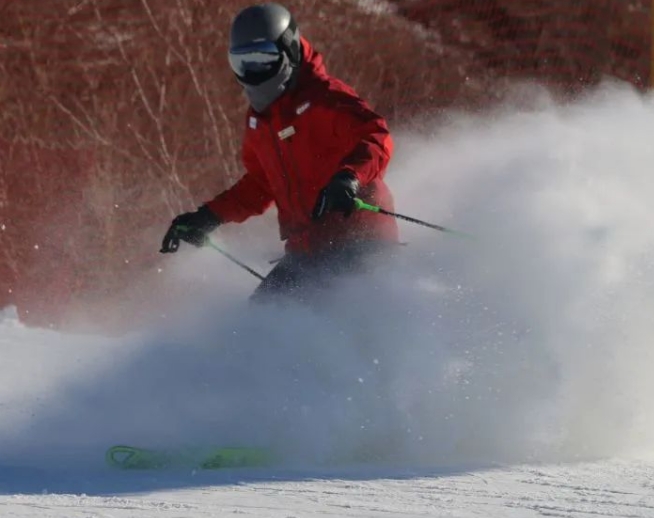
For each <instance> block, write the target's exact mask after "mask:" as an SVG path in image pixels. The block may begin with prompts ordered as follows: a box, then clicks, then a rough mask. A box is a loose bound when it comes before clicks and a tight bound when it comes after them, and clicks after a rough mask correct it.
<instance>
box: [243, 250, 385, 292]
mask: <svg viewBox="0 0 654 518" xmlns="http://www.w3.org/2000/svg"><path fill="white" fill-rule="evenodd" d="M396 249H397V244H396V243H391V242H370V241H366V242H357V243H352V244H348V245H344V246H342V247H338V248H331V249H328V250H326V251H324V252H321V253H320V254H316V255H309V254H286V255H285V256H284V257H283V258H282V259H281V260H280V261H279V262H278V263H277V265H276V266H275V267H274V268H273V269H272V270H271V271H270V273H269V274H268V275H267V276H266V278H265V279H264V280H263V281H261V284H259V286H258V287H257V289H256V290H255V291H254V293H253V294H252V296H251V298H250V300H251V301H253V302H267V301H270V300H274V299H277V298H279V296H282V297H286V298H290V299H293V300H296V301H300V302H308V301H310V300H311V299H312V298H313V297H315V296H316V295H319V294H320V292H321V291H323V290H325V289H328V288H329V287H330V285H331V283H332V281H333V280H334V279H336V278H340V277H343V276H345V275H350V274H356V273H362V272H364V271H365V270H366V266H367V265H368V264H369V261H371V260H376V259H384V258H387V257H389V256H391V255H392V253H393V251H394V250H396Z"/></svg>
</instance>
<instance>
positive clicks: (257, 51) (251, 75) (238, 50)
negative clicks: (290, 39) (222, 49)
mask: <svg viewBox="0 0 654 518" xmlns="http://www.w3.org/2000/svg"><path fill="white" fill-rule="evenodd" d="M281 63H282V54H281V52H280V51H279V48H278V47H277V45H276V44H275V43H273V42H271V41H262V42H259V43H252V44H250V45H243V46H241V47H235V48H231V49H229V64H230V66H231V67H232V70H233V71H234V73H235V74H236V75H237V76H238V77H239V78H240V79H242V80H244V81H245V82H249V81H248V80H251V81H254V82H263V81H265V80H267V79H270V78H271V77H273V76H274V75H275V74H277V72H278V70H279V67H280V65H281Z"/></svg>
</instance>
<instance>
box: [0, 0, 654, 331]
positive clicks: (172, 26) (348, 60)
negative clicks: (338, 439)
mask: <svg viewBox="0 0 654 518" xmlns="http://www.w3.org/2000/svg"><path fill="white" fill-rule="evenodd" d="M249 3H250V2H247V1H242V0H222V1H219V0H175V1H173V0H130V1H127V0H103V1H102V2H99V1H96V0H85V1H80V0H48V1H47V2H44V1H43V0H4V1H2V0H0V245H1V251H0V306H4V305H6V304H10V303H11V304H16V305H17V306H18V307H19V310H20V313H21V315H22V316H23V318H24V319H25V320H26V321H28V322H31V323H34V324H39V325H44V324H50V323H52V324H60V323H65V322H66V321H67V318H68V315H70V314H71V312H72V311H73V310H74V309H76V308H79V307H82V306H86V307H91V306H92V305H93V304H95V303H98V302H100V301H102V300H104V299H106V298H108V297H109V298H111V297H115V296H117V295H119V294H120V293H121V292H122V291H123V289H124V288H125V287H126V286H128V285H129V284H133V283H135V281H136V280H137V279H142V278H145V277H147V274H148V272H152V271H153V270H154V269H155V268H156V265H157V264H158V262H159V261H160V260H161V258H160V257H159V256H158V254H157V249H158V245H159V241H160V238H161V233H162V230H164V229H165V227H166V225H167V223H168V222H169V220H170V218H171V216H172V215H173V214H175V213H177V212H178V211H179V210H181V209H189V208H191V207H193V206H194V205H195V204H196V203H198V202H200V201H203V200H205V199H206V198H208V197H209V196H211V195H213V194H214V193H216V192H218V191H219V190H221V189H223V188H225V187H226V186H227V185H229V184H230V183H232V182H233V181H235V180H236V179H237V178H238V177H239V175H240V174H241V169H240V167H239V164H238V155H237V153H238V147H239V142H240V126H241V122H242V121H241V119H242V112H243V109H244V104H243V100H242V97H241V94H240V92H239V89H238V86H237V85H236V83H235V82H234V81H233V78H232V76H231V73H230V72H229V70H228V66H227V62H226V58H225V52H226V36H227V31H228V27H229V23H230V20H231V17H232V16H233V15H234V14H235V13H236V12H237V11H238V10H239V9H240V8H242V7H244V6H245V5H248V4H249ZM570 5H572V7H571V6H570ZM287 6H288V7H289V8H290V9H291V10H293V11H294V13H295V14H296V17H297V19H298V21H299V23H300V24H301V28H302V31H303V33H304V34H305V35H306V36H308V37H309V38H310V39H311V40H312V41H313V42H314V44H315V45H316V47H318V49H319V50H321V51H322V52H323V53H324V54H325V55H326V58H327V63H328V66H329V68H330V69H331V71H332V72H334V73H336V74H337V75H340V76H341V77H343V78H344V79H345V80H347V81H348V82H350V83H352V84H353V85H354V86H355V87H356V88H357V89H358V90H359V91H360V93H362V94H363V95H364V96H365V97H367V98H368V99H369V100H370V101H371V102H372V103H373V104H374V105H375V106H376V107H377V108H378V109H379V110H380V111H381V112H382V113H384V114H385V115H387V116H388V117H389V118H390V119H391V121H392V122H393V124H394V125H395V127H397V126H398V125H399V124H400V123H401V122H406V121H408V120H410V117H411V116H412V115H413V114H416V113H419V112H421V113H424V112H425V111H426V110H439V109H443V108H448V107H451V106H454V105H456V106H459V107H462V106H463V107H469V108H478V107H480V106H483V105H484V104H485V103H488V102H490V101H492V99H493V98H495V97H497V96H498V95H501V92H502V91H503V86H504V84H505V83H506V80H507V78H513V77H520V78H530V79H536V80H542V81H543V82H547V83H550V84H556V85H558V86H561V87H563V89H564V90H565V91H576V90H578V89H579V88H581V87H583V86H585V85H588V84H592V83H593V82H596V81H597V80H598V79H599V78H600V77H601V76H602V75H605V74H607V75H615V76H617V77H620V78H623V79H626V80H628V81H631V82H633V83H634V84H636V85H638V86H639V87H645V86H646V83H647V78H648V77H649V62H650V54H651V52H650V51H651V49H650V24H649V14H650V13H649V9H648V2H645V1H644V0H640V1H636V0H633V1H631V2H628V1H620V0H579V1H577V2H570V1H569V0H439V1H428V0H422V1H421V0H416V1H406V0H405V1H400V0H398V1H396V2H392V3H388V4H383V8H380V9H377V8H375V9H372V8H371V6H372V7H375V6H376V4H375V3H374V2H355V1H346V0H312V1H305V2H301V1H298V0H293V1H289V2H287ZM362 6H364V7H362ZM366 6H367V7H366ZM132 296H133V297H134V300H135V301H136V302H135V304H136V303H138V300H139V296H141V297H147V296H148V295H147V292H146V291H143V292H142V293H141V295H138V294H136V295H135V294H134V292H133V291H132ZM133 309H134V305H129V304H125V305H123V306H121V307H120V309H119V310H117V312H116V314H115V315H112V316H113V317H120V316H125V317H127V315H130V314H132V311H133ZM121 312H122V313H121Z"/></svg>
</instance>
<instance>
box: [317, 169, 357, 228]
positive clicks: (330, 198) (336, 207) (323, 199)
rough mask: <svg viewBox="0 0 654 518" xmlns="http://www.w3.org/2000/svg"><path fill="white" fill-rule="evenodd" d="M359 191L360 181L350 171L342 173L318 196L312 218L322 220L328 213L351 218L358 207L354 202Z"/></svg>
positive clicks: (333, 177) (333, 178)
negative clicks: (341, 213)
mask: <svg viewBox="0 0 654 518" xmlns="http://www.w3.org/2000/svg"><path fill="white" fill-rule="evenodd" d="M358 191H359V181H358V180H357V179H356V177H355V176H354V175H353V174H352V173H351V172H350V171H341V172H339V173H336V174H335V175H334V176H332V179H331V180H330V182H329V183H328V184H327V187H325V188H323V189H322V190H321V191H320V194H319V195H318V199H317V200H316V205H315V206H314V208H313V213H312V215H311V217H312V218H313V219H314V220H318V219H320V218H322V217H323V216H324V215H325V214H326V213H327V212H331V211H338V212H343V213H344V214H345V216H346V217H347V216H349V215H350V214H352V211H354V208H355V207H356V202H355V201H354V200H355V198H356V197H357V192H358Z"/></svg>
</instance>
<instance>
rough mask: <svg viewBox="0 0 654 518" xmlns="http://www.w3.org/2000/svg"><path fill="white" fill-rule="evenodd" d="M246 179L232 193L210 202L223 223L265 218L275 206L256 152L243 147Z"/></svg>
mask: <svg viewBox="0 0 654 518" xmlns="http://www.w3.org/2000/svg"><path fill="white" fill-rule="evenodd" d="M242 158H243V165H244V166H245V170H246V173H245V175H244V176H243V177H242V178H241V179H240V180H239V181H238V182H236V183H235V184H234V185H233V186H232V187H231V188H230V189H228V190H226V191H224V192H223V193H221V194H219V195H218V196H216V197H215V198H214V199H213V200H211V201H209V202H207V206H208V207H209V209H211V211H212V212H213V213H214V214H216V216H217V217H218V219H219V220H220V221H221V222H222V223H232V222H233V223H241V222H242V221H245V220H246V219H248V218H249V217H250V216H257V215H259V214H263V213H264V212H265V211H266V210H267V209H268V208H269V207H270V205H272V203H273V197H272V194H271V193H270V188H269V186H268V181H267V180H266V176H265V174H264V172H263V168H262V167H261V163H260V162H259V159H258V158H257V156H256V154H255V153H254V150H252V149H251V147H250V146H249V145H248V144H247V141H246V142H244V144H243V152H242Z"/></svg>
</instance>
